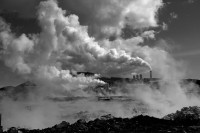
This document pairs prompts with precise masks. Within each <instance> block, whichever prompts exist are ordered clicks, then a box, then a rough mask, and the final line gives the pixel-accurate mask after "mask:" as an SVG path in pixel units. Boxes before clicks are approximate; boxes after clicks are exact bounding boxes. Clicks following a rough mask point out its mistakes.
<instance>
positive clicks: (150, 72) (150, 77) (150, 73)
mask: <svg viewBox="0 0 200 133" xmlns="http://www.w3.org/2000/svg"><path fill="white" fill-rule="evenodd" d="M150 79H152V71H150Z"/></svg>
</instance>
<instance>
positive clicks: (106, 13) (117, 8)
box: [60, 0, 162, 38]
mask: <svg viewBox="0 0 200 133" xmlns="http://www.w3.org/2000/svg"><path fill="white" fill-rule="evenodd" d="M60 3H63V4H62V5H63V7H64V8H65V9H67V10H69V11H72V12H75V13H76V14H78V15H79V16H80V19H81V22H83V24H86V25H88V26H89V27H88V28H89V33H90V34H91V35H93V36H95V37H97V38H99V37H100V38H102V37H109V36H111V35H120V34H121V30H122V29H123V28H124V27H125V26H126V25H129V26H130V27H131V28H132V29H141V28H149V27H156V26H157V18H156V14H157V10H158V9H159V8H160V7H161V6H162V1H161V0H124V1H120V0H115V1H112V0H101V1H98V0H86V1H81V0H77V1H76V2H74V1H73V2H72V1H70V0H66V1H63V2H60ZM77 5H79V8H77ZM91 5H92V6H91ZM88 14H90V15H88Z"/></svg>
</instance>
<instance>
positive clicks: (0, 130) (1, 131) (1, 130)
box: [0, 114, 3, 133]
mask: <svg viewBox="0 0 200 133" xmlns="http://www.w3.org/2000/svg"><path fill="white" fill-rule="evenodd" d="M0 133H3V127H2V125H1V114H0Z"/></svg>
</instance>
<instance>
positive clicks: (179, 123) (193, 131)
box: [5, 106, 200, 133]
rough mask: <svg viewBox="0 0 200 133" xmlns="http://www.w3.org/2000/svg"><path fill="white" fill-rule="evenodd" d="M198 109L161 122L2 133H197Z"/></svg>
mask: <svg viewBox="0 0 200 133" xmlns="http://www.w3.org/2000/svg"><path fill="white" fill-rule="evenodd" d="M199 109H200V108H199V107H196V106H194V107H188V108H187V107H185V108H183V109H181V110H180V111H177V112H176V113H173V114H169V115H167V116H165V117H164V118H163V119H158V118H154V117H150V116H142V115H140V116H137V117H134V118H115V117H113V116H111V115H106V116H102V117H101V118H100V119H95V120H93V121H89V122H86V121H85V120H78V121H77V122H76V123H74V124H70V123H68V122H64V121H63V122H62V123H60V124H58V125H55V126H53V127H50V128H46V129H42V130H28V129H17V128H10V129H9V130H8V131H6V132H5V133H200V119H199V118H200V117H199V115H200V112H199Z"/></svg>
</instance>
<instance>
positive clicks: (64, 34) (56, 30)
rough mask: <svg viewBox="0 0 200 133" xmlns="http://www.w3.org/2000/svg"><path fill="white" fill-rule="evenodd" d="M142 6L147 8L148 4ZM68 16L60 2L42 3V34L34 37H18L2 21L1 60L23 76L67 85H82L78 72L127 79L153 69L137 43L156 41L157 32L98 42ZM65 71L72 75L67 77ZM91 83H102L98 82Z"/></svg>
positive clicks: (40, 22)
mask: <svg viewBox="0 0 200 133" xmlns="http://www.w3.org/2000/svg"><path fill="white" fill-rule="evenodd" d="M142 4H143V5H144V6H146V4H148V3H142ZM126 12H128V11H126ZM65 14H66V11H65V10H62V9H61V8H59V7H58V4H57V2H56V1H53V0H49V1H44V2H41V3H40V5H39V7H38V21H39V25H40V27H41V30H42V31H41V33H38V34H32V35H26V34H22V35H20V36H17V35H15V33H12V31H11V30H10V28H9V25H8V24H6V23H5V22H4V21H1V23H2V26H1V27H7V28H2V31H1V32H0V40H1V43H2V48H3V50H2V52H1V60H2V61H4V62H5V65H6V66H8V67H10V68H11V69H12V70H13V71H16V72H18V73H19V74H22V75H26V76H28V77H32V76H34V77H35V78H36V79H37V78H38V77H40V78H41V77H42V78H44V79H46V80H52V79H53V80H55V81H57V80H63V82H64V81H66V82H67V83H68V81H69V80H70V81H71V80H74V81H77V82H79V80H76V79H75V78H73V76H71V75H70V74H69V73H70V71H74V70H75V71H90V72H94V73H99V74H102V75H104V76H126V75H130V74H131V73H133V72H137V73H140V72H141V71H149V70H150V69H151V66H150V64H149V63H148V62H147V61H145V60H144V59H143V58H141V57H138V56H137V54H134V53H135V51H137V49H142V47H141V46H139V45H137V44H138V43H140V42H143V38H148V37H149V38H154V31H146V32H144V33H143V34H142V35H141V36H138V37H135V38H132V39H129V40H124V39H122V38H118V39H117V40H114V41H109V40H107V39H103V40H99V41H98V40H96V39H95V38H94V37H91V36H89V34H88V27H87V26H82V25H81V24H80V22H79V17H78V16H77V15H74V14H71V15H68V16H66V15H65ZM138 19H140V18H138ZM149 25H150V24H149ZM136 26H137V24H136ZM115 43H116V44H115ZM138 52H139V51H138ZM132 55H134V56H132ZM63 72H64V73H65V74H66V75H68V76H63ZM38 75H39V76H38ZM64 77H67V78H68V79H67V78H64ZM77 78H79V77H77ZM86 81H87V80H85V81H84V82H86ZM89 81H91V82H92V81H94V82H96V83H100V82H99V81H96V80H95V79H94V80H89ZM87 82H88V81H87ZM79 83H80V82H79Z"/></svg>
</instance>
